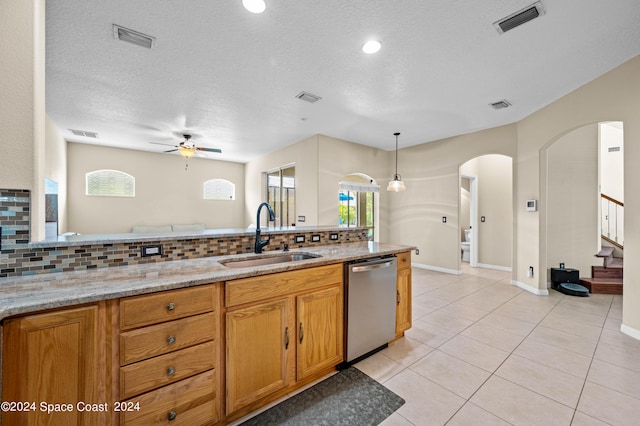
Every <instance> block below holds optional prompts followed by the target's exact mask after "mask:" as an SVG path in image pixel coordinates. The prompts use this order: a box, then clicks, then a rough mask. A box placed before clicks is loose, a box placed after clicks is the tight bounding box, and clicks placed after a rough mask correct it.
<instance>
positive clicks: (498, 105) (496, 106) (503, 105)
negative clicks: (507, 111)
mask: <svg viewBox="0 0 640 426" xmlns="http://www.w3.org/2000/svg"><path fill="white" fill-rule="evenodd" d="M489 105H491V107H492V108H493V109H503V108H509V107H510V106H511V104H510V103H509V102H508V101H506V100H504V99H503V100H501V101H498V102H494V103H491V104H489Z"/></svg>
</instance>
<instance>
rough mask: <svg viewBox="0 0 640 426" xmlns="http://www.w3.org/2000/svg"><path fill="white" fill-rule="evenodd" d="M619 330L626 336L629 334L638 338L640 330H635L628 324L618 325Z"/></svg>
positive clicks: (639, 338) (639, 337)
mask: <svg viewBox="0 0 640 426" xmlns="http://www.w3.org/2000/svg"><path fill="white" fill-rule="evenodd" d="M620 331H621V332H622V333H624V334H626V335H627V336H631V337H633V338H634V339H637V340H640V330H636V329H635V328H633V327H629V326H628V325H624V324H622V325H621V326H620Z"/></svg>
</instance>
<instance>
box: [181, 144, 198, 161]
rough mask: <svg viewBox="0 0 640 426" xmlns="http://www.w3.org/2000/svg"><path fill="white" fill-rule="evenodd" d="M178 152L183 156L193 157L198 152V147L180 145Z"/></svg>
mask: <svg viewBox="0 0 640 426" xmlns="http://www.w3.org/2000/svg"><path fill="white" fill-rule="evenodd" d="M178 152H179V153H180V154H181V155H182V156H183V157H187V158H189V157H193V154H195V153H196V149H195V148H190V147H187V146H180V147H178Z"/></svg>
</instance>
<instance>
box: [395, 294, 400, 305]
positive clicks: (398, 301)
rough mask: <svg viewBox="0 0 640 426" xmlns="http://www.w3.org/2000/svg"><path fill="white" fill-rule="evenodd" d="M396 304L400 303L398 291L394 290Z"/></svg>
mask: <svg viewBox="0 0 640 426" xmlns="http://www.w3.org/2000/svg"><path fill="white" fill-rule="evenodd" d="M396 304H397V305H399V304H400V292H399V291H396Z"/></svg>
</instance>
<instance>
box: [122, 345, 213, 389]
mask: <svg viewBox="0 0 640 426" xmlns="http://www.w3.org/2000/svg"><path fill="white" fill-rule="evenodd" d="M214 357H215V347H214V343H213V342H207V343H202V344H200V345H197V346H192V347H190V348H186V349H182V350H179V351H176V352H171V353H169V354H166V355H160V356H158V357H155V358H151V359H148V360H146V361H140V362H136V363H135V364H130V365H127V366H125V367H121V368H120V397H121V398H123V399H125V398H129V397H132V396H134V395H139V394H141V393H143V392H147V391H149V390H152V389H156V388H159V387H160V386H165V385H168V384H170V383H174V382H177V381H178V380H182V379H185V378H187V377H190V376H193V375H194V374H198V373H201V372H203V371H206V370H210V369H212V368H213V367H214Z"/></svg>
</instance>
